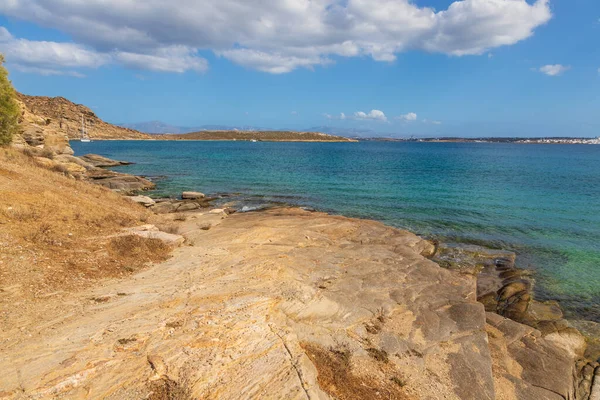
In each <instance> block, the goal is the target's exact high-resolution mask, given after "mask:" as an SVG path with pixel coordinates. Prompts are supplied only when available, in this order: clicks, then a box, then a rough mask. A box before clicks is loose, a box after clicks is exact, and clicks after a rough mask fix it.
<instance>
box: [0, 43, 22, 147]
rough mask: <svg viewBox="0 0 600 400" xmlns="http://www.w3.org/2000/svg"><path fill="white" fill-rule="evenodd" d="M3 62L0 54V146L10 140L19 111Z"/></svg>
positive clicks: (14, 131) (15, 129)
mask: <svg viewBox="0 0 600 400" xmlns="http://www.w3.org/2000/svg"><path fill="white" fill-rule="evenodd" d="M3 64H4V56H3V55H2V54H0V146H5V145H7V144H9V143H10V142H11V141H12V138H13V135H14V134H15V133H16V132H17V130H18V126H19V125H18V124H19V113H20V110H19V105H18V104H17V101H16V100H15V89H14V88H13V87H12V83H10V81H9V80H8V71H7V70H6V68H4V65H3Z"/></svg>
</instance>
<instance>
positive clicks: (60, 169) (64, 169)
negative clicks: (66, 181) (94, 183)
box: [50, 164, 71, 176]
mask: <svg viewBox="0 0 600 400" xmlns="http://www.w3.org/2000/svg"><path fill="white" fill-rule="evenodd" d="M50 170H51V171H54V172H58V173H59V174H63V175H65V176H69V175H71V174H70V173H69V169H68V168H67V167H65V166H64V165H62V164H56V165H53V166H52V168H50Z"/></svg>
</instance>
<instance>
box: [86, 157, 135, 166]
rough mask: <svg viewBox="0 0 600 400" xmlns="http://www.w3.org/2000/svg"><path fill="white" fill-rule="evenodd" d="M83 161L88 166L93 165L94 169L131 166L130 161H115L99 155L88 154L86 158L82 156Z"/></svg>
mask: <svg viewBox="0 0 600 400" xmlns="http://www.w3.org/2000/svg"><path fill="white" fill-rule="evenodd" d="M79 158H81V159H82V160H83V161H85V162H87V163H88V164H91V165H93V166H94V167H99V168H109V167H119V166H121V165H131V164H132V163H130V162H129V161H118V160H113V159H110V158H107V157H103V156H100V155H98V154H86V155H84V156H80V157H79Z"/></svg>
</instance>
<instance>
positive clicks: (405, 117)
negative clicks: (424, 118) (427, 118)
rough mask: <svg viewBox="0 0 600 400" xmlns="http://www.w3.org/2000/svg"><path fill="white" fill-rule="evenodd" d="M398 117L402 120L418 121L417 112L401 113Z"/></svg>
mask: <svg viewBox="0 0 600 400" xmlns="http://www.w3.org/2000/svg"><path fill="white" fill-rule="evenodd" d="M397 119H400V120H402V121H408V122H411V121H416V120H417V114H415V113H414V112H409V113H408V114H403V115H400V116H399V117H397Z"/></svg>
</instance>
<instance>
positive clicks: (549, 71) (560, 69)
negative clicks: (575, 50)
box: [539, 64, 571, 76]
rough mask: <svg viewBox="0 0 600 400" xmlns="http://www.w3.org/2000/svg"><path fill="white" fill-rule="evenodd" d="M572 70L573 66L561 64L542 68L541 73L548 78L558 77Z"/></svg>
mask: <svg viewBox="0 0 600 400" xmlns="http://www.w3.org/2000/svg"><path fill="white" fill-rule="evenodd" d="M570 69H571V66H569V65H566V66H565V65H561V64H554V65H544V66H543V67H540V69H539V71H540V72H541V73H542V74H546V75H548V76H558V75H562V74H563V73H564V72H566V71H568V70H570Z"/></svg>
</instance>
